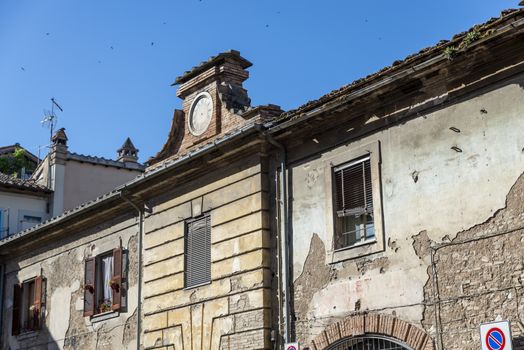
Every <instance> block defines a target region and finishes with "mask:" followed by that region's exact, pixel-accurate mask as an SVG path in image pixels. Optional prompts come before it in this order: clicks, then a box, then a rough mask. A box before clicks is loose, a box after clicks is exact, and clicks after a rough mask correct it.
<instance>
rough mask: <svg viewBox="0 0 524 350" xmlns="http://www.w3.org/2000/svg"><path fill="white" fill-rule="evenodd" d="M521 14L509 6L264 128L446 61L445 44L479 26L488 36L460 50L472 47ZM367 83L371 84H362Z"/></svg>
mask: <svg viewBox="0 0 524 350" xmlns="http://www.w3.org/2000/svg"><path fill="white" fill-rule="evenodd" d="M523 13H524V9H509V10H505V11H502V13H501V16H500V17H497V18H492V19H490V20H489V21H487V22H485V23H483V24H480V25H476V26H473V27H472V28H471V29H469V30H468V31H466V32H462V33H459V34H456V35H455V36H453V39H452V40H450V41H447V40H442V41H440V42H439V43H438V44H437V45H435V46H432V47H428V48H425V49H422V50H420V51H419V52H418V53H415V54H411V55H409V56H407V57H406V58H405V59H404V60H400V61H395V62H394V63H393V65H392V66H388V67H384V68H382V69H381V70H379V71H377V72H375V73H372V74H370V75H368V76H366V77H364V78H361V79H357V80H355V81H353V82H352V83H350V84H348V85H345V86H342V87H341V88H338V89H335V90H333V91H331V92H329V93H327V94H325V95H323V96H321V97H320V98H318V99H316V100H313V101H309V102H307V103H305V104H303V105H301V106H299V107H298V108H296V109H293V110H290V111H287V112H285V113H282V114H281V115H280V116H279V117H278V118H275V119H274V120H272V121H270V122H268V123H266V125H265V126H266V127H267V128H271V132H274V131H278V130H281V129H283V128H286V127H289V126H291V125H294V124H295V122H294V121H295V120H304V119H308V118H309V117H310V116H313V115H316V114H317V112H318V111H320V110H325V108H323V106H324V105H326V104H329V103H332V102H333V105H334V106H338V105H340V104H341V103H344V102H346V101H348V100H350V99H352V98H353V97H355V96H360V95H362V92H369V91H372V90H374V89H376V88H379V87H381V86H383V85H386V84H387V83H390V82H392V81H394V80H396V79H398V78H399V77H403V76H405V75H406V73H408V74H409V73H410V72H415V71H418V70H421V69H424V68H425V67H428V66H430V65H432V64H435V63H438V62H440V61H444V60H449V58H448V57H447V55H446V54H445V52H444V50H445V49H446V48H447V47H453V46H454V45H457V44H460V43H461V42H462V41H463V40H464V38H465V37H466V35H467V34H468V33H469V32H471V31H472V30H478V29H479V28H480V29H481V30H482V31H483V33H487V34H489V35H488V36H486V37H484V38H481V39H479V40H477V41H474V42H472V43H471V44H470V45H469V46H468V47H466V48H464V49H463V50H465V49H469V48H471V47H474V46H476V45H478V44H480V43H482V42H485V41H486V40H489V39H491V38H493V37H495V36H497V35H499V34H502V33H504V32H506V31H507V30H511V29H513V28H515V27H517V26H522V25H523V24H524V19H517V20H514V21H513V22H510V23H507V24H506V25H502V26H500V27H497V25H500V24H501V23H504V22H507V21H508V20H510V19H511V18H512V17H516V16H517V15H519V14H523ZM378 79H382V80H379V81H378V82H376V83H374V84H372V82H373V81H375V80H378ZM368 84H372V85H369V86H368V87H365V86H366V85H368Z"/></svg>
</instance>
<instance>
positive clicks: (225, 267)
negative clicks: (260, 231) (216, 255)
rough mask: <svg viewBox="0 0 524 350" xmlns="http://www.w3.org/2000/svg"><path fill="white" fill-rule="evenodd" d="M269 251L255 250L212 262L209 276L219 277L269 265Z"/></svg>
mask: <svg viewBox="0 0 524 350" xmlns="http://www.w3.org/2000/svg"><path fill="white" fill-rule="evenodd" d="M269 262H270V260H269V252H268V251H267V250H265V249H261V250H256V251H253V252H250V253H247V254H244V255H240V256H235V257H233V258H230V259H227V260H222V261H219V262H216V263H214V264H212V266H211V278H212V279H219V278H223V277H226V276H229V275H233V274H236V273H239V272H240V271H246V270H252V269H255V268H260V267H269Z"/></svg>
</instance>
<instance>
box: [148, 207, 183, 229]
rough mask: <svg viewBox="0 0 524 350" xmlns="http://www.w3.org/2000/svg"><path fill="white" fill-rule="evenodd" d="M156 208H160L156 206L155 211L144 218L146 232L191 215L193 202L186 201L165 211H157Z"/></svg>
mask: <svg viewBox="0 0 524 350" xmlns="http://www.w3.org/2000/svg"><path fill="white" fill-rule="evenodd" d="M156 209H158V208H155V211H154V213H153V214H151V215H149V216H147V217H146V218H145V220H144V231H145V233H146V234H149V233H151V232H153V231H155V230H158V229H160V228H162V227H165V226H168V225H172V224H173V223H175V222H178V221H183V220H186V219H188V218H190V217H191V202H186V203H183V204H180V205H178V206H176V207H173V208H170V209H167V210H164V211H157V210H156Z"/></svg>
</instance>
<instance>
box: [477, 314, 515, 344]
mask: <svg viewBox="0 0 524 350" xmlns="http://www.w3.org/2000/svg"><path fill="white" fill-rule="evenodd" d="M480 341H481V343H482V350H513V346H512V345H511V330H510V328H509V322H508V321H501V322H491V323H484V324H481V325H480Z"/></svg>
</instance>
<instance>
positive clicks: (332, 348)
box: [309, 313, 435, 350]
mask: <svg viewBox="0 0 524 350" xmlns="http://www.w3.org/2000/svg"><path fill="white" fill-rule="evenodd" d="M309 349H311V350H435V346H434V343H433V339H431V336H429V334H427V333H426V332H425V331H424V330H423V329H421V328H419V327H417V326H416V325H414V324H411V323H408V322H406V321H403V320H401V319H399V318H397V317H395V316H393V315H386V314H378V313H364V314H356V315H352V316H349V317H346V318H345V319H343V320H340V321H338V322H335V323H332V324H331V325H329V326H328V327H326V328H325V329H324V330H323V331H322V332H320V334H318V335H317V336H316V337H315V338H314V339H313V340H312V341H311V343H310V344H309Z"/></svg>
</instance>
